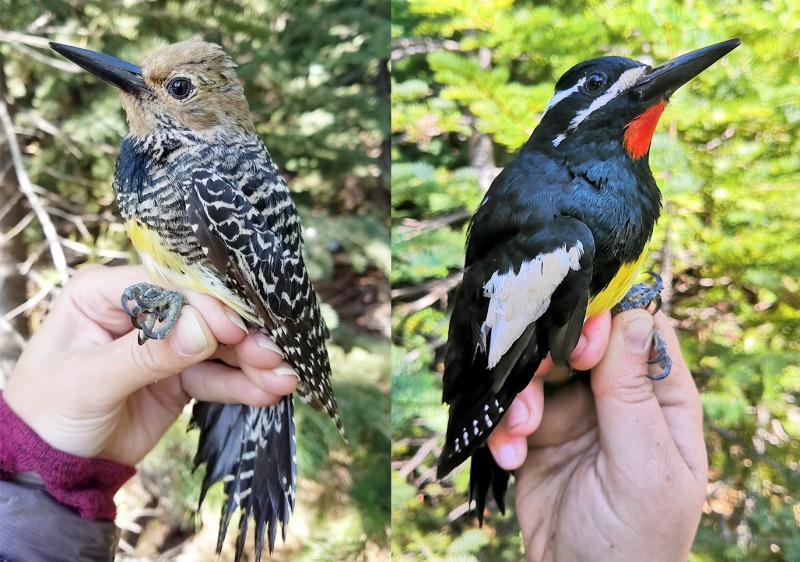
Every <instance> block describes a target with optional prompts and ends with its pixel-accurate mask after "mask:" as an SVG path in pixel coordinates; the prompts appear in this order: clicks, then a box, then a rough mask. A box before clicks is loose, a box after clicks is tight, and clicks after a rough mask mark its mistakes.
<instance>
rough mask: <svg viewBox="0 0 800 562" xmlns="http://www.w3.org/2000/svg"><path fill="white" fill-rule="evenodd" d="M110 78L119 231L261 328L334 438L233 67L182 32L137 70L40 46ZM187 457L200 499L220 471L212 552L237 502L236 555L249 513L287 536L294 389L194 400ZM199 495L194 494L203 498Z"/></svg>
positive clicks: (292, 247)
mask: <svg viewBox="0 0 800 562" xmlns="http://www.w3.org/2000/svg"><path fill="white" fill-rule="evenodd" d="M52 46H53V48H54V49H56V50H57V51H58V52H59V53H61V54H63V55H64V56H66V57H68V58H69V59H70V60H73V61H74V62H76V63H77V64H79V65H81V66H82V67H83V68H85V69H86V70H88V71H90V72H92V73H93V74H95V75H97V76H99V77H100V78H102V79H103V80H106V81H107V82H109V83H111V84H113V85H114V86H116V87H117V88H119V90H120V99H121V101H122V105H123V107H124V108H125V111H126V113H127V116H128V121H129V124H130V133H129V134H128V135H127V136H126V137H125V139H124V140H123V143H122V149H121V152H120V157H119V160H118V162H117V169H116V174H115V180H114V187H115V189H116V191H117V201H118V203H119V206H120V210H121V212H122V216H123V218H124V220H125V223H126V227H127V230H128V234H129V236H130V238H131V241H132V242H133V244H134V246H135V247H136V249H137V250H138V251H139V253H140V255H141V256H142V261H143V262H144V263H145V264H146V265H147V266H148V268H149V269H150V270H151V272H152V274H153V275H154V277H156V279H157V278H159V277H161V278H164V279H166V280H167V281H169V282H170V283H172V284H174V285H176V286H177V287H186V288H190V289H194V290H197V291H201V292H205V293H208V294H210V295H212V296H214V297H216V298H218V299H219V300H221V301H222V302H224V303H225V304H226V305H228V306H229V307H231V308H232V309H233V310H235V311H236V312H237V313H239V314H240V315H241V316H242V318H243V319H244V320H245V322H246V323H247V324H248V326H249V327H250V329H251V330H260V331H262V332H264V333H265V334H268V335H269V336H270V337H271V338H272V339H273V340H274V341H275V342H276V343H277V344H278V346H279V347H280V348H281V350H282V352H283V355H284V357H285V359H286V361H287V362H288V363H289V364H290V365H291V366H292V367H293V368H294V369H295V371H296V372H297V375H298V377H299V382H298V387H297V394H298V395H299V396H300V398H301V399H302V400H303V401H305V402H308V403H309V404H311V406H313V407H314V408H317V409H319V410H324V411H326V412H327V413H328V414H329V415H330V416H331V417H332V418H333V420H334V422H335V423H336V426H337V427H338V428H339V431H340V432H341V433H342V435H344V429H343V426H342V422H341V420H340V419H339V414H338V412H337V408H336V402H335V399H334V397H333V391H332V389H331V385H330V364H329V361H328V353H327V349H326V347H325V340H326V338H327V336H328V331H327V328H326V327H325V323H324V321H323V319H322V315H321V313H320V309H319V303H318V302H317V298H316V294H315V293H314V290H313V288H312V286H311V282H310V280H309V278H308V275H307V273H306V269H305V265H304V263H303V255H302V235H301V229H300V221H299V216H298V214H297V209H296V208H295V205H294V203H293V201H292V199H291V197H290V194H289V190H288V188H287V186H286V183H285V182H284V180H283V178H282V177H281V175H280V172H279V171H278V168H277V166H276V165H275V163H274V162H273V161H272V159H271V158H270V155H269V153H268V152H267V150H266V148H265V147H264V145H263V143H262V142H261V140H260V139H259V138H258V136H257V135H256V134H255V128H254V126H253V122H252V120H251V117H250V114H249V108H248V105H247V101H246V99H245V97H244V91H243V89H242V86H241V84H240V83H239V79H238V77H237V76H236V71H235V68H236V65H235V64H234V62H233V61H232V60H231V58H230V57H229V56H228V55H226V54H225V53H224V52H223V50H222V49H221V48H220V47H219V46H218V45H213V44H210V43H204V42H201V41H185V42H183V43H177V44H175V45H169V46H167V47H164V48H163V49H161V50H159V51H157V52H156V53H154V54H153V55H151V56H150V57H149V58H148V59H147V60H145V61H144V62H143V63H142V66H141V67H138V66H136V65H133V64H131V63H128V62H125V61H121V60H119V59H116V58H114V57H110V56H107V55H103V54H100V53H94V52H92V51H87V50H86V49H79V48H76V47H69V46H66V45H56V44H53V45H52ZM191 423H192V426H193V427H197V428H199V430H200V447H199V449H198V451H197V456H196V458H195V465H196V466H200V465H205V466H206V474H205V478H204V481H203V489H202V497H205V495H206V492H207V491H208V489H209V488H210V487H211V486H212V485H213V484H214V483H216V482H218V481H220V480H222V482H223V486H224V490H225V494H226V503H225V506H224V508H223V513H222V525H221V528H220V535H219V543H218V546H217V552H219V551H220V549H221V547H222V541H223V539H224V537H225V534H226V530H227V527H228V524H229V522H230V518H231V516H232V514H233V512H234V511H235V508H236V507H239V508H240V510H241V511H242V518H241V520H240V524H239V538H238V541H237V549H236V560H237V561H238V560H240V559H241V558H242V556H243V551H244V541H245V535H246V531H247V527H248V523H249V521H250V520H251V518H252V519H253V520H254V521H255V534H256V542H257V547H258V548H257V554H256V557H257V559H260V557H261V548H262V546H263V543H264V539H265V538H266V541H267V544H268V547H269V550H270V551H272V549H273V547H274V544H275V539H276V536H277V530H278V527H279V526H280V528H281V534H282V536H284V537H285V533H286V524H287V523H288V521H289V516H290V514H291V512H292V509H293V508H294V504H295V486H296V443H295V427H294V415H293V403H292V397H291V396H287V397H285V398H283V399H282V400H281V401H280V402H279V403H278V404H275V405H274V406H270V407H267V408H253V407H248V406H242V405H223V404H210V403H198V404H196V405H195V408H194V412H193V415H192V422H191ZM202 497H201V499H202Z"/></svg>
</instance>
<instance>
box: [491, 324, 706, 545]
mask: <svg viewBox="0 0 800 562" xmlns="http://www.w3.org/2000/svg"><path fill="white" fill-rule="evenodd" d="M594 322H597V324H595V325H590V326H588V328H585V329H584V335H583V336H582V337H585V336H586V337H587V342H586V344H585V345H586V347H585V348H584V350H583V353H581V354H579V355H578V357H575V358H574V359H576V360H573V361H572V363H573V365H574V366H576V367H577V368H579V369H585V368H592V374H591V389H590V388H589V386H588V385H586V384H571V385H567V386H564V387H562V388H556V389H555V390H554V392H553V395H551V396H550V395H549V396H548V398H547V400H546V401H545V400H544V391H543V390H540V389H541V383H537V384H536V385H534V386H533V388H532V387H530V386H529V387H528V389H526V391H524V396H522V397H521V398H522V399H524V400H526V401H527V402H526V408H527V411H528V412H531V414H530V415H529V416H528V417H523V418H524V419H522V420H521V423H518V424H517V425H515V426H513V427H512V428H511V429H509V428H508V426H507V425H505V426H503V427H502V428H498V431H500V434H499V435H498V437H497V438H495V440H494V442H492V441H491V440H490V446H491V447H492V449H493V451H494V452H495V456H496V458H498V457H499V458H498V462H501V460H502V461H508V460H509V459H510V460H511V461H512V462H511V465H513V464H514V462H516V461H519V462H520V464H521V468H519V469H518V470H517V472H516V506H517V517H518V519H519V522H520V526H521V528H522V533H523V538H524V541H525V551H526V553H527V557H528V559H529V560H537V561H543V560H559V561H569V560H603V561H606V560H608V561H613V560H651V561H661V560H664V561H667V560H670V561H671V560H686V558H687V556H688V553H689V549H690V547H691V544H692V540H693V538H694V535H695V533H696V531H697V525H698V523H699V520H700V515H701V512H702V506H703V501H704V499H705V492H706V482H707V471H708V461H707V457H706V450H705V444H704V441H703V430H702V408H701V405H700V398H699V394H698V392H697V388H696V386H695V384H694V381H693V380H692V377H691V374H690V373H689V369H688V367H687V366H686V363H685V362H684V360H683V357H682V355H681V352H680V348H679V346H678V342H677V338H676V337H675V334H674V332H673V330H672V328H671V327H670V325H669V323H668V321H667V319H666V317H665V316H664V315H663V314H661V313H658V314H656V315H655V316H654V317H653V316H651V315H650V314H649V313H648V312H647V311H644V310H631V311H628V312H624V313H622V314H620V315H618V316H617V317H615V318H614V320H613V322H612V323H609V325H610V335H609V336H608V337H607V341H608V347H607V350H606V352H605V355H603V356H602V359H601V360H599V362H598V361H595V357H596V351H597V349H598V348H599V349H602V347H604V345H603V344H604V342H605V341H606V336H604V330H605V329H604V328H603V322H606V321H604V320H595V321H594ZM654 326H655V328H656V329H657V330H658V331H659V333H660V334H661V336H662V337H663V338H664V340H665V342H666V344H667V350H668V352H669V354H670V357H672V359H673V365H672V373H671V374H670V376H669V377H667V378H666V379H664V380H661V381H651V380H650V379H648V378H647V377H646V376H645V375H646V374H647V373H649V374H656V373H657V371H658V369H659V367H658V366H657V365H648V364H647V363H646V362H647V360H648V358H649V356H650V347H651V339H652V338H651V334H652V330H653V327H654ZM587 333H588V336H587ZM598 344H599V345H598ZM592 362H595V363H596V364H595V365H593V366H591V367H587V364H590V363H592ZM576 363H582V364H581V365H576ZM534 380H535V379H534ZM539 395H541V397H540V396H539ZM542 404H543V408H542V407H541V406H542ZM536 407H538V408H539V409H538V412H542V413H541V414H537V413H536V412H537V410H535V409H534V408H536ZM510 413H511V409H509V414H510ZM506 417H508V416H506ZM512 421H513V420H512ZM523 430H524V431H528V430H530V431H531V432H533V431H535V433H533V434H532V435H531V436H530V437H529V438H528V439H527V443H526V445H527V448H526V451H525V454H522V455H519V454H517V455H516V456H515V455H514V453H515V452H516V451H517V449H515V448H514V447H516V446H517V444H516V443H517V442H516V440H517V439H519V438H520V435H521V433H522V431H523ZM496 433H497V432H496ZM493 437H494V436H493ZM508 444H512V447H511V448H510V449H506V451H511V453H509V454H507V455H506V458H504V456H503V454H502V450H501V448H502V447H503V445H508ZM498 452H500V454H498ZM520 457H521V459H522V460H524V464H523V463H522V460H520ZM511 465H509V464H508V463H506V464H505V465H503V464H502V463H501V466H504V468H514V467H513V466H511Z"/></svg>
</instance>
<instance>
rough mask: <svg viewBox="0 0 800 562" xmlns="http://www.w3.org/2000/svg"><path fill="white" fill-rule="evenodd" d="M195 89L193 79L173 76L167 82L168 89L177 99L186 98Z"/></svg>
mask: <svg viewBox="0 0 800 562" xmlns="http://www.w3.org/2000/svg"><path fill="white" fill-rule="evenodd" d="M192 90H194V86H192V81H191V80H189V79H188V78H173V79H172V80H170V81H169V84H167V91H168V92H169V95H171V96H172V97H173V98H175V99H176V100H183V99H186V98H187V97H188V96H189V94H191V93H192Z"/></svg>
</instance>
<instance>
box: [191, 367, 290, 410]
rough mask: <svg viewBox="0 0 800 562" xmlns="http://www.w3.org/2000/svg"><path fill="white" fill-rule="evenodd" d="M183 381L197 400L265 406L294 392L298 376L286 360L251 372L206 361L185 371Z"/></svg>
mask: <svg viewBox="0 0 800 562" xmlns="http://www.w3.org/2000/svg"><path fill="white" fill-rule="evenodd" d="M181 384H182V386H183V389H184V391H185V392H186V393H187V394H188V395H190V396H192V397H194V398H196V399H198V400H203V401H207V402H222V403H225V404H247V405H248V406H256V407H263V406H270V405H272V404H275V403H277V402H278V401H279V400H280V399H281V397H282V396H286V395H287V394H290V393H292V392H294V391H295V390H296V389H297V377H296V375H295V373H294V370H293V369H292V368H291V366H290V365H289V364H288V363H286V362H285V361H284V362H281V363H280V364H279V365H278V366H277V367H276V368H275V369H272V370H254V371H250V372H248V371H247V370H246V369H238V368H235V367H231V366H229V365H225V364H223V363H215V362H211V361H206V362H203V363H200V364H199V365H195V366H193V367H190V368H189V369H187V370H186V371H184V372H183V374H182V375H181Z"/></svg>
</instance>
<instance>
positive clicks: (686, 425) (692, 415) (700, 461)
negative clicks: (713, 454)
mask: <svg viewBox="0 0 800 562" xmlns="http://www.w3.org/2000/svg"><path fill="white" fill-rule="evenodd" d="M653 319H654V321H655V328H656V330H658V332H659V334H661V337H662V338H663V339H664V342H665V343H666V344H667V351H668V352H669V355H670V357H671V358H672V361H673V365H672V372H671V373H670V375H669V376H668V377H667V378H666V379H663V380H662V381H656V382H654V383H653V393H654V394H655V396H656V400H657V401H658V404H659V406H661V413H662V415H663V416H664V420H665V421H666V423H667V427H668V428H669V431H670V433H671V434H672V437H673V439H674V440H675V445H676V446H677V447H678V451H679V452H680V454H681V456H682V457H683V459H684V460H685V461H686V463H687V465H688V466H689V468H690V470H691V471H692V473H693V474H695V476H696V477H697V478H698V479H699V480H701V481H702V483H703V485H705V482H706V480H707V478H708V455H707V452H706V445H705V440H704V437H703V407H702V404H701V402H700V393H699V392H698V390H697V385H696V384H695V382H694V379H693V378H692V375H691V372H690V371H689V367H688V366H687V365H686V362H685V361H684V359H683V355H682V354H681V351H680V346H679V345H678V338H677V335H676V334H675V330H673V329H672V326H670V324H669V320H668V319H667V317H666V316H664V314H662V313H658V314H656V315H655V316H654V318H653ZM665 381H668V383H669V384H661V383H663V382H665Z"/></svg>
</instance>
